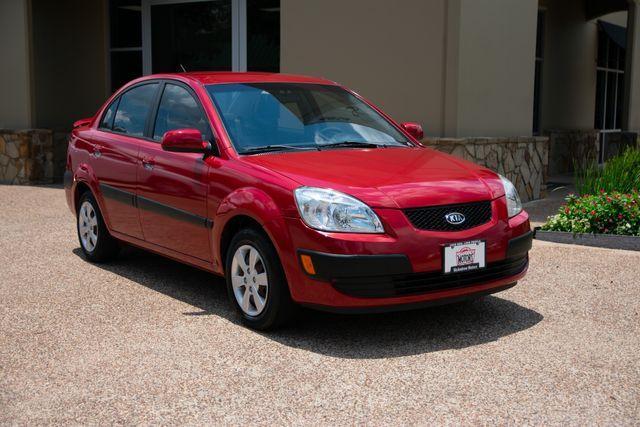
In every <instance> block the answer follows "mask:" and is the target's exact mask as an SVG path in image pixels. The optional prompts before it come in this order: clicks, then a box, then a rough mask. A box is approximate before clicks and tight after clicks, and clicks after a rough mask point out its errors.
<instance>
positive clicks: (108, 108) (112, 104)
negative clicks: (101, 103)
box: [98, 95, 120, 132]
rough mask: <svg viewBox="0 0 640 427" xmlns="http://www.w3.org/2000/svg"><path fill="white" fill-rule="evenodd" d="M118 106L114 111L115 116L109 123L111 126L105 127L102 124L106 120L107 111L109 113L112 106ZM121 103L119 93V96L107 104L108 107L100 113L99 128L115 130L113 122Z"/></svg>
mask: <svg viewBox="0 0 640 427" xmlns="http://www.w3.org/2000/svg"><path fill="white" fill-rule="evenodd" d="M114 105H115V107H116V110H115V112H114V113H113V117H112V118H111V121H110V123H109V127H103V126H102V122H103V121H104V118H105V116H106V115H107V113H109V110H110V109H111V107H112V106H114ZM119 105H120V96H119V95H118V96H117V97H115V98H114V99H113V100H112V101H111V102H110V103H109V105H108V106H107V108H105V109H104V111H103V112H102V114H101V115H100V120H98V130H101V131H104V132H110V131H113V122H114V121H115V119H116V114H117V113H118V106H119Z"/></svg>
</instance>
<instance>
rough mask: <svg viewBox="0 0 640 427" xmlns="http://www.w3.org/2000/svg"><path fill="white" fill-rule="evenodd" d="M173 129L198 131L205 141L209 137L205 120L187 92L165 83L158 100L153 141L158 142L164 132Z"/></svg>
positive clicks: (196, 103) (179, 87) (197, 105)
mask: <svg viewBox="0 0 640 427" xmlns="http://www.w3.org/2000/svg"><path fill="white" fill-rule="evenodd" d="M174 129H198V130H199V131H200V132H201V133H202V135H203V137H204V139H205V140H208V139H209V138H210V136H211V135H210V134H211V131H210V130H209V125H208V123H207V119H206V118H205V116H204V114H203V113H202V110H201V109H200V106H199V104H198V102H197V101H196V100H195V99H194V98H193V96H191V94H190V93H189V91H187V90H186V89H185V88H183V87H181V86H177V85H173V84H170V83H167V84H166V85H165V87H164V91H163V92H162V98H161V99H160V106H159V107H158V115H157V116H156V123H155V126H154V128H153V139H155V140H156V141H159V140H161V139H162V136H163V135H164V133H165V132H167V131H170V130H174Z"/></svg>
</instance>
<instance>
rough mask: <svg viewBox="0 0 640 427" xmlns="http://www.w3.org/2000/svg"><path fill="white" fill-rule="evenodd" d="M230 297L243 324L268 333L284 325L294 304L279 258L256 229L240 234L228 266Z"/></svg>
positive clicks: (243, 231)
mask: <svg viewBox="0 0 640 427" xmlns="http://www.w3.org/2000/svg"><path fill="white" fill-rule="evenodd" d="M225 265H226V268H225V271H226V279H227V293H228V295H229V300H230V301H231V304H232V305H233V306H234V307H235V309H236V311H237V312H238V313H239V314H240V316H241V318H242V321H243V323H244V324H246V325H247V326H249V327H251V328H253V329H259V330H267V329H273V328H276V327H278V326H280V325H282V324H284V323H285V322H286V321H287V320H288V319H289V318H290V317H291V315H292V313H293V310H294V303H293V301H292V300H291V295H290V294H289V288H288V286H287V281H286V279H285V275H284V271H283V270H282V266H281V265H280V260H279V258H278V254H277V252H276V250H275V248H274V247H273V245H272V244H271V241H270V240H269V239H268V238H267V237H266V236H265V235H264V233H262V232H260V231H258V230H254V229H252V228H247V229H243V230H241V231H240V232H238V233H237V234H236V235H235V236H234V237H233V239H232V240H231V244H230V245H229V250H228V252H227V259H226V262H225Z"/></svg>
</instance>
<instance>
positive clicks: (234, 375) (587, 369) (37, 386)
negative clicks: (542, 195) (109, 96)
mask: <svg viewBox="0 0 640 427" xmlns="http://www.w3.org/2000/svg"><path fill="white" fill-rule="evenodd" d="M0 268H1V270H0V274H1V275H0V424H30V425H31V424H44V423H63V424H72V423H73V424H77V423H83V424H89V423H90V424H106V423H109V424H112V423H117V424H131V423H147V424H149V423H153V424H159V423H163V424H166V423H172V424H176V423H190V424H195V423H233V424H240V423H255V424H272V423H276V424H355V423H359V424H362V423H369V424H382V423H394V424H396V423H422V424H425V423H430V422H450V423H473V424H477V423H512V424H516V423H518V424H520V423H531V424H539V423H553V424H560V423H563V424H565V423H569V424H583V423H599V424H636V425H637V424H639V423H640V358H639V353H640V253H632V252H624V251H613V250H602V249H595V248H587V247H578V246H575V247H573V246H563V245H557V244H551V243H544V242H535V243H534V248H533V251H532V253H531V267H530V270H529V275H528V276H527V278H526V279H525V280H523V281H521V282H520V284H519V285H518V286H516V287H515V288H513V289H511V290H509V291H507V292H504V293H501V294H498V295H496V296H491V297H487V298H485V299H483V300H480V301H478V302H475V303H472V304H467V305H458V306H452V307H441V308H436V309H430V310H423V311H415V312H405V313H396V314H387V315H376V316H357V317H349V316H338V315H329V314H322V313H314V312H305V313H303V315H302V316H301V319H300V320H299V321H298V322H297V323H296V324H295V326H292V327H290V328H288V329H286V330H282V331H280V332H278V333H274V334H261V333H256V332H253V331H250V330H247V329H245V328H243V327H242V326H240V325H239V324H238V323H237V320H236V318H235V317H234V315H233V313H232V311H231V310H230V308H229V306H228V305H227V301H226V295H225V292H224V289H223V285H222V282H221V280H219V279H216V278H215V277H213V276H211V275H209V274H206V273H204V272H201V271H198V270H195V269H192V268H189V267H186V266H183V265H180V264H177V263H174V262H172V261H168V260H166V259H163V258H161V257H158V256H154V255H149V254H146V253H144V252H141V251H138V250H133V249H128V250H126V251H125V252H124V253H123V255H122V256H121V257H120V258H119V259H118V260H117V261H116V262H113V263H112V264H109V265H102V266H98V265H91V264H89V263H87V262H85V261H84V260H83V259H82V257H81V256H80V252H79V249H78V243H77V240H76V235H75V229H74V223H73V219H72V216H71V214H70V213H69V211H68V210H67V207H66V205H65V202H64V197H63V191H62V190H61V189H59V188H35V187H10V186H0Z"/></svg>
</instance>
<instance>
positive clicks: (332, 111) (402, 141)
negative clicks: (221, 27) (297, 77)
mask: <svg viewBox="0 0 640 427" xmlns="http://www.w3.org/2000/svg"><path fill="white" fill-rule="evenodd" d="M207 90H208V92H209V95H210V96H211V99H212V100H213V102H214V104H215V105H216V108H217V109H218V112H219V113H220V115H221V117H222V121H223V122H224V125H225V127H226V129H227V132H228V134H229V136H230V138H231V140H232V143H233V145H234V146H235V148H236V150H237V151H238V152H239V153H243V152H250V151H253V150H256V149H259V148H261V147H267V146H274V145H277V146H282V147H283V148H284V149H286V147H290V148H291V149H296V148H313V149H315V148H318V147H319V146H322V145H331V144H334V145H335V144H336V143H343V142H347V143H352V145H356V146H357V144H358V143H370V144H371V143H373V144H381V145H385V146H389V145H391V146H403V145H408V141H407V138H406V137H405V136H404V135H403V134H402V133H401V132H400V131H398V130H397V129H396V128H395V127H394V126H393V125H392V124H391V123H389V121H387V120H386V119H385V118H384V117H383V116H381V115H380V114H378V113H377V112H376V111H375V110H374V109H373V108H371V107H369V106H368V105H367V104H366V103H364V102H362V101H361V100H360V99H358V98H357V97H355V96H354V95H352V94H351V93H349V92H348V91H346V90H344V89H342V88H340V87H338V86H331V85H319V84H295V83H245V84H219V85H208V86H207Z"/></svg>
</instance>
